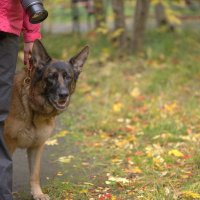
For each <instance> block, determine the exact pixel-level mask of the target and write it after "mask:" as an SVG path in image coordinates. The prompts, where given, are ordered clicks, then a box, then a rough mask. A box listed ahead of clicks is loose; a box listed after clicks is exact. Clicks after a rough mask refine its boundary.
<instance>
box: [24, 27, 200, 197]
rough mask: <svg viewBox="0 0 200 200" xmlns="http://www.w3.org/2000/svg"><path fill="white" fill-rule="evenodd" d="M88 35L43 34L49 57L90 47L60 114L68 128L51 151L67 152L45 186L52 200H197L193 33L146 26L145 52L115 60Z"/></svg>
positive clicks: (105, 44) (107, 46)
mask: <svg viewBox="0 0 200 200" xmlns="http://www.w3.org/2000/svg"><path fill="white" fill-rule="evenodd" d="M93 34H94V33H90V35H85V36H82V37H80V36H77V35H75V36H73V35H58V36H46V37H44V44H45V46H46V47H47V49H48V51H49V52H50V55H52V56H53V57H57V58H62V59H66V60H67V59H68V58H69V57H70V56H72V55H73V54H74V53H75V52H76V51H77V49H79V48H80V47H81V46H83V45H85V44H89V45H90V47H91V54H90V58H89V60H88V63H87V65H86V66H85V68H84V71H83V72H82V74H81V76H80V79H79V81H78V84H77V89H76V92H75V94H74V96H73V98H72V102H71V105H70V107H69V109H68V111H67V112H66V113H64V114H62V115H61V116H60V118H59V121H60V124H61V127H63V130H65V129H66V130H67V134H65V135H63V137H62V138H57V140H58V143H59V145H60V146H59V148H60V151H59V152H54V156H55V157H61V156H63V155H72V156H73V158H72V159H71V160H69V162H61V163H60V165H61V167H62V171H61V175H60V176H57V177H55V178H53V179H50V180H49V181H48V183H47V184H46V185H45V186H44V190H45V191H46V192H47V193H48V194H49V195H50V196H51V199H53V200H64V199H77V200H78V199H81V200H83V199H90V200H92V199H95V200H96V199H99V200H104V199H117V200H129V199H130V200H131V199H153V200H154V199H155V200H161V199H198V198H200V197H199V195H200V194H198V193H199V188H200V184H199V177H200V171H199V166H200V153H199V150H198V148H199V142H200V135H199V130H200V126H199V124H200V123H199V122H200V118H199V116H200V115H199V114H200V109H199V100H200V98H199V97H200V96H199V94H200V93H199V80H200V68H199V61H200V57H199V55H200V43H199V42H200V38H199V33H198V32H195V31H190V32H187V31H185V32H181V31H178V32H175V33H165V32H159V31H154V32H149V33H148V36H147V40H146V46H145V51H144V53H142V54H140V55H138V56H137V57H136V56H132V55H128V54H127V55H126V56H123V57H120V59H119V54H118V52H116V51H115V49H116V46H114V45H113V44H111V43H110V42H109V40H108V39H107V38H106V37H100V38H99V40H98V39H97V37H98V36H96V35H93ZM120 56H121V55H120ZM54 137H56V136H54ZM54 139H55V138H54ZM69 148H72V149H73V148H77V149H78V150H76V151H71V152H70V154H69V152H67V149H69ZM60 152H62V154H60ZM195 195H196V196H195ZM21 198H22V197H21ZM22 199H23V200H24V199H26V198H22Z"/></svg>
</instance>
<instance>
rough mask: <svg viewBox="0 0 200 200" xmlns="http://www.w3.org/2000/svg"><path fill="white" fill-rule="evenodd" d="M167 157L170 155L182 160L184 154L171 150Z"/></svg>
mask: <svg viewBox="0 0 200 200" xmlns="http://www.w3.org/2000/svg"><path fill="white" fill-rule="evenodd" d="M168 154H169V155H172V156H175V157H179V158H182V157H184V154H183V153H182V152H180V151H179V150H177V149H172V150H170V151H169V152H168Z"/></svg>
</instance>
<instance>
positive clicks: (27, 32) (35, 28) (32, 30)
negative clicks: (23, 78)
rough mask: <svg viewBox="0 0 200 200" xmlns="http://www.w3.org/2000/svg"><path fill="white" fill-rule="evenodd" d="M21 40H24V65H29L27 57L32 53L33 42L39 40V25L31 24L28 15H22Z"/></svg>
mask: <svg viewBox="0 0 200 200" xmlns="http://www.w3.org/2000/svg"><path fill="white" fill-rule="evenodd" d="M22 32H23V38H24V65H27V64H29V57H30V54H31V51H32V47H33V42H34V41H35V40H36V39H41V33H40V24H31V23H30V22H29V17H28V15H27V14H26V13H25V12H24V14H23V29H22Z"/></svg>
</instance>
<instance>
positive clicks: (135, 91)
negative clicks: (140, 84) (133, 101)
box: [131, 87, 140, 98]
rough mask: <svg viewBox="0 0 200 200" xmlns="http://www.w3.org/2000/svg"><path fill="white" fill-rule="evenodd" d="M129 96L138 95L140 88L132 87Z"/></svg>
mask: <svg viewBox="0 0 200 200" xmlns="http://www.w3.org/2000/svg"><path fill="white" fill-rule="evenodd" d="M131 96H132V97H134V98H135V97H138V96H140V89H139V88H137V87H136V88H134V89H133V90H132V91H131Z"/></svg>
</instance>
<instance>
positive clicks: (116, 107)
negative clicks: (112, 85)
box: [113, 103, 123, 112]
mask: <svg viewBox="0 0 200 200" xmlns="http://www.w3.org/2000/svg"><path fill="white" fill-rule="evenodd" d="M122 108H123V105H122V103H115V104H113V111H114V112H120V111H121V109H122Z"/></svg>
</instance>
